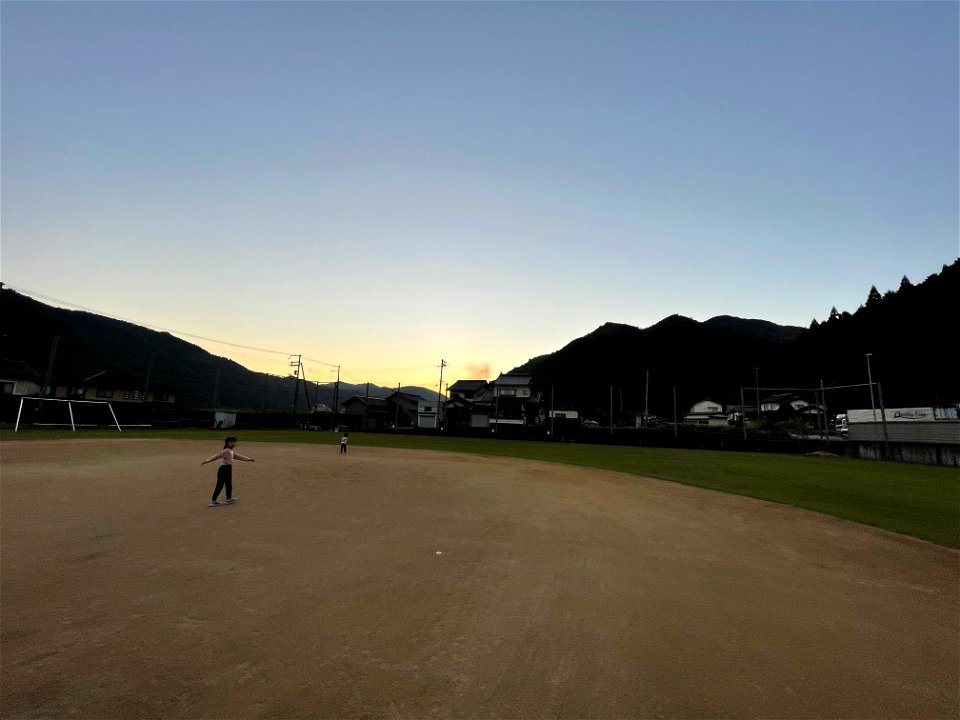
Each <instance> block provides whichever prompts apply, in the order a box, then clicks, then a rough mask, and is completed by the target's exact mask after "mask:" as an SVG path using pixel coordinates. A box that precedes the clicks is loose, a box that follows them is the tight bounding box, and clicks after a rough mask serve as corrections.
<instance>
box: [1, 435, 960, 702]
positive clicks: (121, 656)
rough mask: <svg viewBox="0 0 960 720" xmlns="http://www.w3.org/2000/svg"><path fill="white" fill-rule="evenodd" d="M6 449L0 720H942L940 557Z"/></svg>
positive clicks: (379, 480) (946, 694)
mask: <svg viewBox="0 0 960 720" xmlns="http://www.w3.org/2000/svg"><path fill="white" fill-rule="evenodd" d="M217 450H219V444H218V443H216V442H213V443H209V444H208V443H197V442H174V441H162V440H144V441H137V440H129V441H123V442H106V443H102V442H99V441H82V440H81V441H68V442H57V443H52V442H29V443H21V442H7V443H4V445H3V447H2V485H0V488H2V496H0V501H2V516H0V520H2V528H0V530H2V534H0V540H2V546H0V549H2V555H0V561H2V565H0V572H2V575H0V580H2V587H0V591H2V592H0V611H2V614H0V630H2V678H0V680H2V685H0V691H2V694H0V715H2V717H4V718H36V717H51V718H65V717H79V718H268V717H270V718H278V717H311V718H320V717H327V718H357V717H401V716H402V717H415V718H431V717H436V718H547V717H550V718H554V717H560V718H588V717H589V718H594V717H611V718H612V717H617V718H626V717H630V718H658V717H665V718H718V717H724V718H757V717H764V718H787V717H790V718H806V717H811V718H812V717H816V718H854V717H856V718H864V717H870V718H880V717H890V718H893V717H897V718H954V717H958V715H960V688H958V685H960V658H958V654H960V649H958V648H960V645H958V640H960V628H958V615H960V597H958V595H960V553H958V552H956V551H954V550H950V549H947V548H942V547H938V546H935V545H931V544H927V543H923V542H920V541H915V540H911V539H909V538H906V537H901V536H897V535H894V534H891V533H886V532H883V531H879V530H874V529H871V528H867V527H863V526H859V525H856V524H853V523H847V522H843V521H840V520H835V519H832V518H829V517H826V516H822V515H817V514H814V513H810V512H805V511H801V510H796V509H792V508H788V507H783V506H778V505H773V504H769V503H764V502H760V501H755V500H750V499H745V498H739V497H734V496H730V495H724V494H719V493H714V492H710V491H704V490H698V489H693V488H687V487H683V486H681V485H676V484H672V483H667V482H660V481H654V480H647V479H643V478H637V477H633V476H628V475H622V474H618V473H612V472H603V471H596V470H589V469H584V468H576V467H568V466H563V465H556V464H551V463H538V462H530V461H517V460H507V459H500V458H496V459H495V458H482V457H474V456H466V455H454V454H442V453H431V452H419V451H398V450H379V449H369V448H363V447H351V448H350V451H349V454H347V455H346V456H340V455H339V454H338V451H337V448H336V447H334V446H309V445H270V444H256V443H246V444H244V443H242V442H241V445H240V446H239V447H238V450H239V451H240V452H243V453H246V454H249V455H252V456H254V457H255V458H256V459H257V462H256V463H254V464H251V463H238V464H237V467H236V468H235V493H236V494H237V495H238V496H239V497H240V498H241V500H240V502H238V503H237V504H235V505H232V506H225V507H218V508H208V507H207V501H208V499H209V496H210V493H211V491H212V489H213V485H214V478H215V474H216V467H215V465H207V466H205V467H202V468H201V467H200V461H201V460H203V459H204V458H206V457H207V456H209V455H210V454H212V453H213V452H216V451H217Z"/></svg>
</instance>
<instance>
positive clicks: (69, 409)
mask: <svg viewBox="0 0 960 720" xmlns="http://www.w3.org/2000/svg"><path fill="white" fill-rule="evenodd" d="M24 400H36V401H38V402H65V403H66V404H67V412H68V413H69V414H70V429H71V430H73V431H74V432H76V431H77V424H76V422H75V421H74V419H73V404H74V403H77V404H82V405H106V406H107V410H109V411H110V417H112V418H113V424H114V425H116V426H117V432H123V429H122V428H121V427H120V423H119V422H118V421H117V414H116V413H115V412H113V406H112V405H111V404H110V403H109V402H107V401H106V400H67V399H63V398H44V397H22V398H20V409H19V410H17V422H16V425H14V426H13V431H14V432H17V431H18V430H19V429H20V416H21V415H22V414H23V402H24Z"/></svg>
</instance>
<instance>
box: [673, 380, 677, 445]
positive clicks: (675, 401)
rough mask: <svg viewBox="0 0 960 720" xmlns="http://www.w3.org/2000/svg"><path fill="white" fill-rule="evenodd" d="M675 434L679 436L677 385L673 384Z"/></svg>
mask: <svg viewBox="0 0 960 720" xmlns="http://www.w3.org/2000/svg"><path fill="white" fill-rule="evenodd" d="M673 436H674V437H677V386H676V385H674V386H673Z"/></svg>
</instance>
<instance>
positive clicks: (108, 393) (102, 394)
mask: <svg viewBox="0 0 960 720" xmlns="http://www.w3.org/2000/svg"><path fill="white" fill-rule="evenodd" d="M97 397H98V398H112V397H113V390H104V389H103V388H97Z"/></svg>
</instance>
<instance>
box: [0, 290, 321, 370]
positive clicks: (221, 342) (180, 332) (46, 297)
mask: <svg viewBox="0 0 960 720" xmlns="http://www.w3.org/2000/svg"><path fill="white" fill-rule="evenodd" d="M4 287H6V288H9V289H11V290H15V291H16V292H19V293H22V294H24V295H29V296H31V297H34V298H39V299H42V300H47V301H49V302H53V303H56V304H58V305H63V306H65V307H68V308H75V309H77V310H83V311H84V312H88V313H93V314H94V315H101V316H103V317H108V318H111V319H113V320H120V321H122V322H128V323H131V324H133V325H139V326H140V327H145V328H150V329H151V330H160V331H162V332H167V333H171V334H173V335H183V336H185V337H190V338H195V339H197V340H204V341H205V342H212V343H217V344H219V345H229V346H230V347H236V348H243V349H244V350H255V351H257V352H265V353H272V354H274V355H286V356H287V357H290V356H291V355H294V354H295V353H290V352H285V351H283V350H272V349H270V348H260V347H254V346H252V345H240V344H239V343H233V342H228V341H227V340H217V339H216V338H209V337H204V336H203V335H195V334H194V333H189V332H184V331H183V330H173V329H171V328H165V327H161V326H160V325H150V324H147V323H143V322H140V321H139V320H130V319H128V318H124V317H120V316H119V315H111V314H110V313H105V312H102V311H100V310H93V309H91V308H88V307H84V306H83V305H77V304H76V303H72V302H67V301H66V300H61V299H60V298H55V297H51V296H49V295H43V294H42V293H38V292H34V291H32V290H27V289H26V288H21V287H17V286H15V285H10V284H8V283H4ZM244 357H250V358H252V359H256V360H265V359H266V358H257V357H254V356H244ZM304 359H305V360H310V362H316V363H321V364H323V365H329V366H330V367H337V366H336V365H334V364H333V363H328V362H324V361H323V360H316V359H314V358H304Z"/></svg>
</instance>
